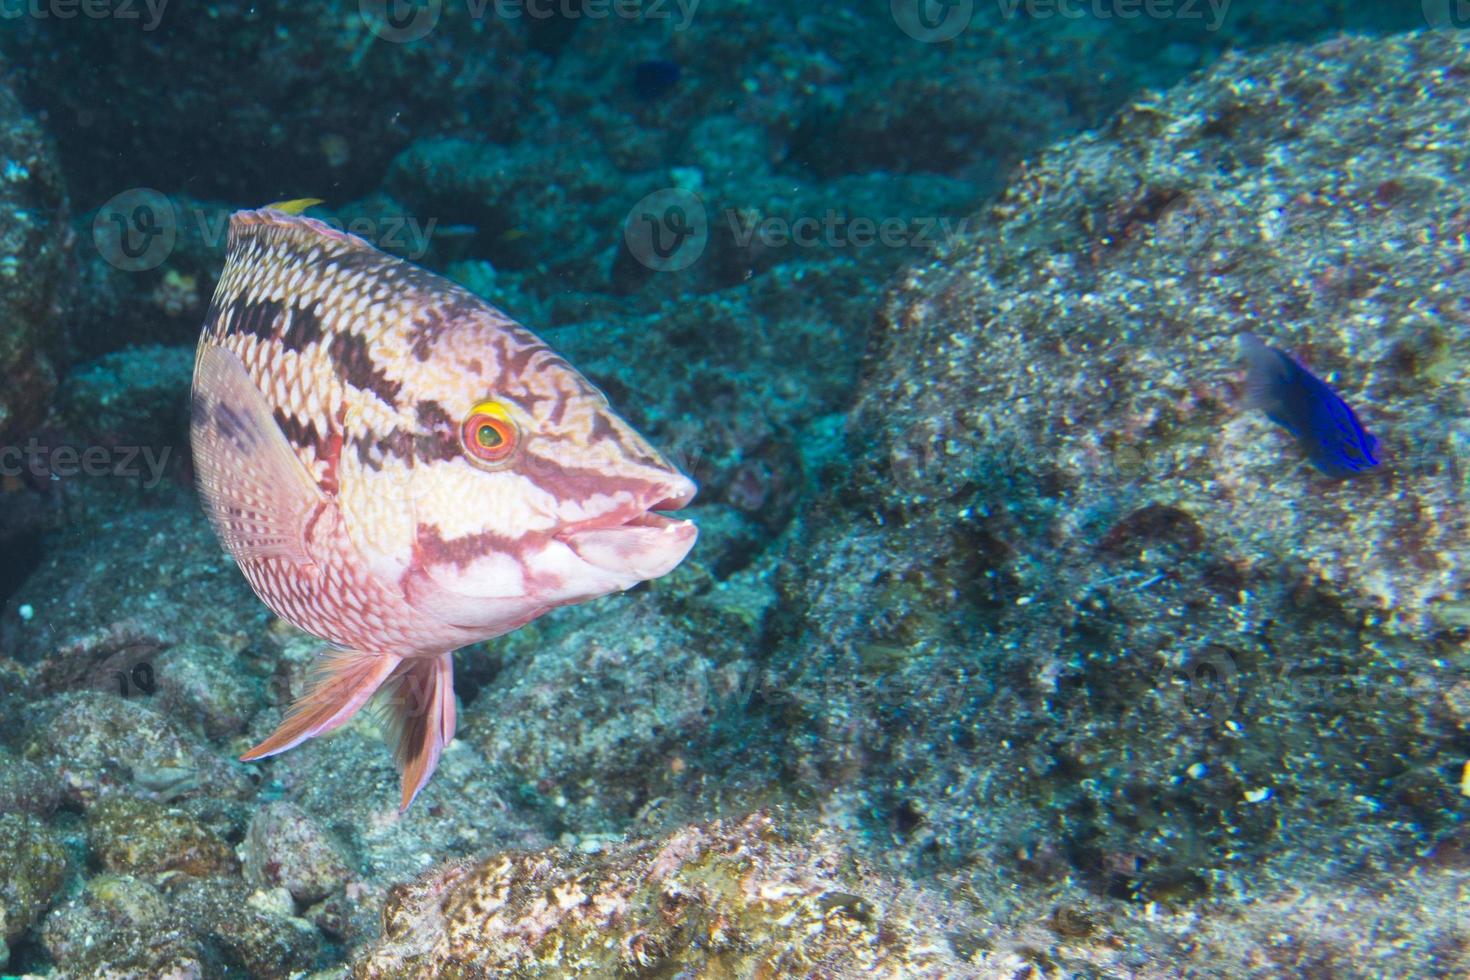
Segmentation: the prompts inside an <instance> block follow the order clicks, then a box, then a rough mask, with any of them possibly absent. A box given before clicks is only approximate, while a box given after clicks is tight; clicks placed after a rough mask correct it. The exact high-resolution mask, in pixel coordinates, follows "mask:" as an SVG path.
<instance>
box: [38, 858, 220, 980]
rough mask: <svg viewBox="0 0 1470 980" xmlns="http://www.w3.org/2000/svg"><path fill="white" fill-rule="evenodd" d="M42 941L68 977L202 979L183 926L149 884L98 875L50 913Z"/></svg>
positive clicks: (197, 955)
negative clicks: (172, 915) (170, 915)
mask: <svg viewBox="0 0 1470 980" xmlns="http://www.w3.org/2000/svg"><path fill="white" fill-rule="evenodd" d="M41 942H42V944H43V945H44V946H45V947H46V951H47V952H48V953H50V954H51V957H52V959H54V960H55V961H56V963H57V965H58V966H60V967H61V969H62V970H63V971H65V972H66V973H67V974H69V975H77V976H80V975H86V976H99V975H101V976H131V977H171V978H181V980H182V978H186V977H201V976H203V975H204V966H203V954H202V952H201V950H200V949H199V944H198V942H197V941H196V940H195V939H194V937H193V935H192V934H191V933H190V932H189V930H188V927H187V925H185V924H183V923H179V922H175V921H171V920H170V918H169V911H168V903H167V901H166V900H165V898H164V896H163V894H162V893H160V892H159V890H158V889H157V888H155V887H153V886H152V885H150V884H149V883H148V882H146V881H144V880H143V879H141V878H135V877H133V876H131V875H116V874H101V875H98V876H97V877H95V878H92V879H89V880H88V881H87V884H86V887H85V888H84V889H83V890H82V893H81V894H80V895H78V896H76V897H75V898H71V899H68V900H67V901H66V902H65V903H63V904H61V905H58V906H57V907H56V908H54V909H52V911H51V914H50V915H48V916H47V917H46V924H45V927H44V928H43V930H42V932H41Z"/></svg>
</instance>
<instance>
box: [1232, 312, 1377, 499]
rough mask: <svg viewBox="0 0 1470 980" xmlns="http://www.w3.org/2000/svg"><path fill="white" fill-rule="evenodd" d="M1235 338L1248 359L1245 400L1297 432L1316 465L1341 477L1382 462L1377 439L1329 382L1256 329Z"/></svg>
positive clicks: (1365, 470) (1275, 420) (1292, 432)
mask: <svg viewBox="0 0 1470 980" xmlns="http://www.w3.org/2000/svg"><path fill="white" fill-rule="evenodd" d="M1236 342H1237V343H1238V344H1239V345H1240V353H1241V355H1242V356H1243V357H1244V358H1245V362H1246V369H1245V388H1246V401H1247V403H1248V404H1250V405H1252V406H1253V407H1255V408H1259V409H1260V410H1261V411H1263V412H1265V413H1266V417H1267V418H1269V419H1270V420H1271V421H1272V422H1275V423H1276V424H1277V425H1279V426H1281V427H1282V428H1283V429H1285V430H1286V431H1287V432H1290V433H1291V434H1292V435H1294V436H1296V439H1297V441H1298V442H1299V443H1301V445H1302V448H1303V449H1304V450H1306V453H1307V458H1308V459H1309V460H1311V463H1312V465H1313V466H1315V467H1317V469H1319V470H1321V471H1322V472H1323V473H1326V474H1327V475H1328V476H1331V477H1337V478H1339V479H1341V478H1343V477H1348V476H1353V475H1354V474H1357V473H1365V472H1367V471H1368V470H1371V469H1374V468H1375V467H1377V466H1378V458H1377V457H1376V456H1374V455H1373V452H1374V450H1375V449H1376V448H1377V447H1378V440H1377V439H1375V438H1373V436H1371V435H1369V434H1368V431H1367V430H1366V429H1364V428H1363V426H1362V423H1360V422H1359V421H1358V417H1357V416H1356V415H1354V414H1353V410H1352V409H1351V408H1350V407H1349V406H1348V403H1347V402H1345V401H1343V400H1342V399H1341V398H1339V397H1338V395H1337V392H1335V391H1333V390H1332V388H1331V387H1329V386H1328V384H1327V382H1325V381H1323V380H1322V379H1321V378H1319V377H1317V376H1316V375H1315V374H1313V373H1312V372H1311V371H1308V370H1307V369H1306V368H1304V367H1302V366H1301V364H1299V363H1297V361H1296V359H1295V358H1293V357H1292V356H1291V355H1289V354H1287V353H1285V352H1284V351H1279V350H1277V349H1276V348H1274V347H1268V346H1267V345H1266V344H1265V343H1264V342H1263V341H1262V340H1261V338H1259V337H1257V336H1255V335H1254V334H1250V333H1242V334H1240V335H1239V336H1238V337H1236Z"/></svg>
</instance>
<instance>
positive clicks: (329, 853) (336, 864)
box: [244, 801, 351, 904]
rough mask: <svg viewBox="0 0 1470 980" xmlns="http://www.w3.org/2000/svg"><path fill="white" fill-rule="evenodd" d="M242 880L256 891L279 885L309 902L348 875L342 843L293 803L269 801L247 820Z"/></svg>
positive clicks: (341, 882) (334, 889) (294, 896)
mask: <svg viewBox="0 0 1470 980" xmlns="http://www.w3.org/2000/svg"><path fill="white" fill-rule="evenodd" d="M244 856H245V880H246V881H248V882H250V884H252V885H254V886H255V887H257V888H274V887H278V886H279V887H283V888H285V889H286V890H287V891H289V892H290V893H291V897H292V898H293V899H295V900H296V901H297V902H300V903H303V904H310V903H312V902H316V901H320V900H321V899H323V898H326V897H327V896H328V895H330V894H331V893H332V892H334V891H336V890H337V889H338V888H340V887H341V886H342V885H343V884H344V883H345V882H346V881H347V878H348V875H349V874H350V873H351V871H350V869H349V868H348V866H347V860H346V858H345V857H344V856H343V855H342V848H341V845H340V844H338V843H337V842H336V841H335V840H333V839H332V837H331V835H330V834H328V833H327V831H325V830H324V829H323V828H322V827H321V826H320V825H319V824H318V823H317V822H316V820H315V819H313V818H312V816H311V815H310V814H308V813H307V812H306V811H305V810H303V809H302V808H301V807H299V806H297V805H296V804H294V803H288V802H285V801H277V802H274V803H268V804H266V805H265V806H264V807H263V808H261V809H260V810H257V811H256V813H255V816H254V817H253V818H252V819H251V821H250V832H249V834H248V836H247V837H246V841H245V855H244Z"/></svg>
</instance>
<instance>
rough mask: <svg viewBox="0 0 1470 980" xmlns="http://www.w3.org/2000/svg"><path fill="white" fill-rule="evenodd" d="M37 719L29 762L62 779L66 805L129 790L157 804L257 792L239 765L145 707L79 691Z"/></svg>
mask: <svg viewBox="0 0 1470 980" xmlns="http://www.w3.org/2000/svg"><path fill="white" fill-rule="evenodd" d="M32 711H33V717H34V722H33V724H32V725H31V726H30V729H29V732H28V736H27V739H26V742H25V751H24V754H25V756H26V758H28V759H31V760H33V761H35V762H36V763H37V764H38V765H41V766H44V767H47V768H49V769H50V770H52V771H54V772H55V773H57V775H58V776H59V777H60V785H61V787H62V793H63V795H64V798H66V799H68V800H71V801H74V802H79V803H83V804H86V803H90V802H91V801H93V800H97V799H101V798H104V797H107V796H111V795H114V794H116V793H118V792H119V791H120V790H124V789H125V790H126V792H128V793H132V794H136V795H150V796H154V797H157V798H159V799H178V798H182V797H186V796H201V795H210V796H226V797H242V796H245V795H247V794H248V793H249V792H250V790H251V788H252V784H251V782H250V780H249V778H248V777H247V776H246V774H245V771H244V770H243V768H242V767H240V766H239V764H237V763H235V762H233V761H232V760H229V759H227V758H222V757H220V756H219V755H217V754H215V753H214V752H212V751H211V750H210V749H209V748H208V747H207V746H206V745H205V744H204V743H203V742H201V741H200V740H198V739H197V738H195V737H194V736H193V735H192V734H190V733H189V732H187V731H184V730H181V729H180V728H179V726H177V725H175V724H174V723H173V722H172V721H171V720H170V719H169V718H167V717H165V716H164V715H161V714H159V713H158V712H157V711H155V710H154V709H152V708H151V707H149V706H147V705H145V704H143V703H142V702H140V701H136V700H127V699H124V698H121V697H118V696H116V695H114V694H105V693H103V692H100V691H77V692H74V693H70V694H59V695H56V696H55V697H52V698H47V699H45V700H44V701H42V702H40V703H39V704H38V705H36V706H35V707H34V708H33V709H32Z"/></svg>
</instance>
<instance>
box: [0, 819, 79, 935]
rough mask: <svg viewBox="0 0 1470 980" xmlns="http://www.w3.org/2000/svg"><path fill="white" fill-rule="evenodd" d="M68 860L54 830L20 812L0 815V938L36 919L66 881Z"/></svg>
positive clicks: (17, 931)
mask: <svg viewBox="0 0 1470 980" xmlns="http://www.w3.org/2000/svg"><path fill="white" fill-rule="evenodd" d="M68 865H69V861H68V859H67V855H66V850H65V849H64V848H63V846H62V843H61V840H60V839H59V837H58V835H57V834H56V832H55V831H53V830H51V829H50V828H48V827H47V826H46V825H45V824H43V823H42V822H41V821H40V820H39V819H38V818H36V817H33V816H31V815H29V814H23V813H4V814H0V910H3V912H4V918H3V920H0V940H4V941H6V942H14V941H15V939H16V938H17V937H19V936H21V935H23V934H24V933H25V931H26V930H27V929H29V928H30V927H31V925H32V924H34V923H36V922H38V921H40V918H41V916H42V915H44V914H45V913H46V909H47V908H49V907H50V905H51V902H52V900H53V899H54V898H55V897H56V894H57V892H58V891H60V889H61V886H62V883H63V882H65V881H66V875H67V871H68Z"/></svg>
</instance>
